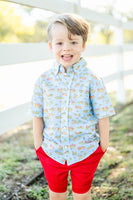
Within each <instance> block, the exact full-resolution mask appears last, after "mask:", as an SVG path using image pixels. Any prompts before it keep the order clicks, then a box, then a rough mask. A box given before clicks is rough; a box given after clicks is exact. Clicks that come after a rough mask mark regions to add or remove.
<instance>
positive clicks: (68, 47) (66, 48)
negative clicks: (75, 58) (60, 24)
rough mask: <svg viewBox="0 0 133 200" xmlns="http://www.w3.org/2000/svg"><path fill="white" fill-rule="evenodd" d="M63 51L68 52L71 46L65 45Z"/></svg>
mask: <svg viewBox="0 0 133 200" xmlns="http://www.w3.org/2000/svg"><path fill="white" fill-rule="evenodd" d="M63 49H64V50H67V51H68V50H70V44H68V43H65V44H64V46H63Z"/></svg>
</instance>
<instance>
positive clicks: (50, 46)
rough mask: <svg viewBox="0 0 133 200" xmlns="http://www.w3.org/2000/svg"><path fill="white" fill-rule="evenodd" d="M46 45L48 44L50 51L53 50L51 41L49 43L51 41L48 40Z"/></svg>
mask: <svg viewBox="0 0 133 200" xmlns="http://www.w3.org/2000/svg"><path fill="white" fill-rule="evenodd" d="M48 45H49V49H50V51H51V52H53V48H52V43H51V42H48Z"/></svg>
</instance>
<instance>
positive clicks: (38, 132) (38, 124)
mask: <svg viewBox="0 0 133 200" xmlns="http://www.w3.org/2000/svg"><path fill="white" fill-rule="evenodd" d="M43 128H44V121H43V118H39V117H33V137H34V146H35V149H38V148H39V147H40V146H41V144H42V141H43Z"/></svg>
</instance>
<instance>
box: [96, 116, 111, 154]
mask: <svg viewBox="0 0 133 200" xmlns="http://www.w3.org/2000/svg"><path fill="white" fill-rule="evenodd" d="M98 125H99V135H100V147H101V149H102V151H103V152H104V151H106V149H107V148H108V145H109V118H108V117H105V118H102V119H99V123H98Z"/></svg>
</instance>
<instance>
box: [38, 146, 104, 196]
mask: <svg viewBox="0 0 133 200" xmlns="http://www.w3.org/2000/svg"><path fill="white" fill-rule="evenodd" d="M36 154H37V156H38V158H39V160H40V162H41V164H42V166H43V169H44V174H45V177H46V179H47V181H48V185H49V188H50V189H51V190H52V191H53V192H57V193H63V192H66V190H67V185H68V174H69V171H70V175H71V180H72V191H73V192H75V193H79V194H83V193H86V192H88V191H89V189H90V188H91V183H92V181H93V177H94V173H95V171H96V169H97V166H98V164H99V161H100V159H101V158H102V156H103V155H104V152H103V151H102V149H101V147H100V146H99V147H98V148H97V149H96V151H95V152H94V153H92V154H91V155H90V156H89V157H87V158H86V159H84V160H82V161H80V162H77V163H74V164H72V165H69V166H68V165H67V162H66V163H65V164H61V163H59V162H57V161H55V160H53V159H52V158H50V157H49V156H48V155H47V154H46V153H45V152H44V151H43V149H42V147H40V148H39V149H37V150H36Z"/></svg>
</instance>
